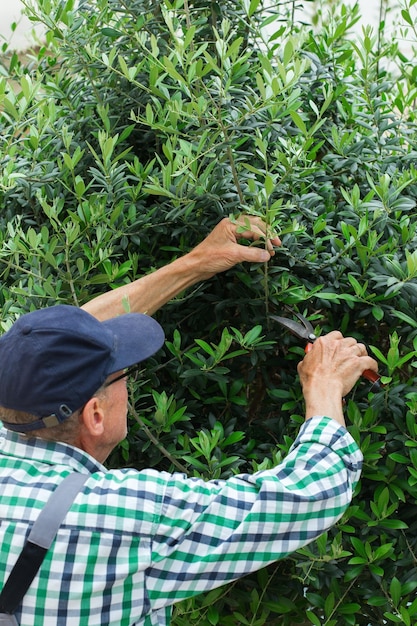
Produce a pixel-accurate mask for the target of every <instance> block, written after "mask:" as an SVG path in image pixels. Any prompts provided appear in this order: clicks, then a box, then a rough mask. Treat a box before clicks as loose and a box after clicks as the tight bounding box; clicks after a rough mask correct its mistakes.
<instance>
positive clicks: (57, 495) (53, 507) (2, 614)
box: [0, 472, 91, 626]
mask: <svg viewBox="0 0 417 626" xmlns="http://www.w3.org/2000/svg"><path fill="white" fill-rule="evenodd" d="M90 475H91V474H80V473H79V472H73V473H71V474H69V475H68V476H67V477H66V478H64V480H63V481H61V483H60V484H59V485H58V487H57V488H56V489H55V491H53V493H52V495H51V496H50V498H49V500H48V502H47V503H46V505H45V506H44V508H43V509H42V511H41V513H40V515H39V516H38V518H37V520H36V522H35V523H34V525H33V526H32V530H31V532H30V533H29V536H28V539H27V541H26V543H25V545H24V547H23V550H22V552H21V553H20V556H19V558H18V559H17V561H16V563H15V565H14V567H13V569H12V571H11V572H10V575H9V578H8V579H7V581H6V583H5V585H4V587H3V589H2V591H1V593H0V626H18V624H17V621H16V618H15V616H14V615H13V613H14V612H15V610H16V608H17V607H18V605H19V604H20V602H21V601H22V598H23V596H24V595H25V593H26V591H27V590H28V589H29V587H30V585H31V583H32V580H33V579H34V577H35V576H36V574H37V572H38V569H39V567H40V565H41V563H42V561H43V559H44V557H45V554H46V553H47V551H48V550H49V548H50V547H51V544H52V542H53V540H54V538H55V536H56V534H57V532H58V529H59V527H60V525H61V523H62V521H63V519H64V517H65V516H66V514H67V513H68V511H69V509H70V508H71V505H72V503H73V501H74V499H75V498H76V496H77V493H78V492H79V491H80V489H81V488H82V486H83V485H84V483H85V482H86V480H87V479H88V477H89V476H90Z"/></svg>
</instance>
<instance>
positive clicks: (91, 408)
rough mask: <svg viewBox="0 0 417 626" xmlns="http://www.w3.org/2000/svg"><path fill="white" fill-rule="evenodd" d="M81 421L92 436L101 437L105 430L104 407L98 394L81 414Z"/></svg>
mask: <svg viewBox="0 0 417 626" xmlns="http://www.w3.org/2000/svg"><path fill="white" fill-rule="evenodd" d="M80 421H81V423H82V425H83V426H84V428H85V429H86V430H87V432H88V433H89V435H90V436H91V437H100V435H102V434H103V431H104V408H103V407H102V403H101V402H100V398H99V397H98V396H94V397H93V398H90V400H89V401H88V402H87V403H86V404H85V405H84V408H83V410H82V411H81V414H80Z"/></svg>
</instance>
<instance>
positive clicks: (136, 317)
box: [102, 313, 165, 375]
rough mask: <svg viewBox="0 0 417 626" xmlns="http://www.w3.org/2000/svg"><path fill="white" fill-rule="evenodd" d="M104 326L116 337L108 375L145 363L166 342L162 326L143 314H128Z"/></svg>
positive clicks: (105, 322) (105, 323)
mask: <svg viewBox="0 0 417 626" xmlns="http://www.w3.org/2000/svg"><path fill="white" fill-rule="evenodd" d="M102 324H103V325H104V326H106V327H107V328H108V329H109V330H110V331H111V332H112V333H113V335H114V337H115V346H114V348H115V349H114V360H113V362H112V363H111V365H110V366H109V371H108V372H107V375H109V374H113V373H115V372H119V371H121V370H124V369H125V368H126V367H130V366H131V365H135V364H136V363H140V362H141V361H144V360H145V359H147V358H149V357H150V356H152V355H153V354H155V352H157V351H158V350H159V349H160V348H161V346H162V345H163V343H164V341H165V334H164V331H163V329H162V327H161V326H160V324H158V322H157V321H156V320H154V319H153V318H152V317H149V315H144V314H143V313H126V314H125V315H120V316H119V317H114V318H111V319H109V320H106V321H104V322H102Z"/></svg>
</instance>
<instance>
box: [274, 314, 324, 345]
mask: <svg viewBox="0 0 417 626" xmlns="http://www.w3.org/2000/svg"><path fill="white" fill-rule="evenodd" d="M294 315H295V316H296V317H297V318H298V320H299V322H296V321H294V320H292V319H290V318H288V317H280V316H279V315H270V316H269V317H270V318H271V319H273V320H275V322H278V323H279V324H281V326H284V327H285V328H287V329H288V330H289V331H290V332H291V333H292V334H293V335H295V336H296V337H298V338H299V339H304V341H307V342H308V343H310V344H311V343H314V342H315V340H316V339H317V337H316V335H315V334H314V329H313V327H312V325H311V324H310V322H309V321H308V320H307V319H306V318H305V317H304V316H303V315H301V314H300V313H296V312H295V311H294Z"/></svg>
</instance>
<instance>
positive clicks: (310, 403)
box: [298, 331, 378, 425]
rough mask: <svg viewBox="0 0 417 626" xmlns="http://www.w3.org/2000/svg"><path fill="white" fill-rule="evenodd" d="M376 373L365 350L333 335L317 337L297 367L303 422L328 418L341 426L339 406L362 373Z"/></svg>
mask: <svg viewBox="0 0 417 626" xmlns="http://www.w3.org/2000/svg"><path fill="white" fill-rule="evenodd" d="M366 369H370V370H373V371H375V372H376V371H377V370H378V365H377V362H376V361H375V360H374V359H372V358H371V357H370V356H368V353H367V351H366V348H365V346H364V345H363V344H362V343H358V342H357V341H356V339H354V338H353V337H343V335H342V334H341V333H339V332H338V331H334V332H331V333H329V334H328V335H325V336H323V337H319V338H318V339H316V341H315V342H314V344H313V346H312V348H311V350H310V351H309V352H308V353H307V354H306V356H305V357H304V359H303V360H302V361H301V362H300V363H299V364H298V373H299V376H300V380H301V384H302V387H303V395H304V398H305V402H306V419H308V418H310V417H312V416H313V415H327V416H328V417H332V418H334V419H336V420H337V421H338V422H340V423H341V424H343V425H344V418H343V408H342V402H343V398H344V396H346V395H347V394H348V393H349V391H350V390H351V389H352V387H353V386H354V384H355V383H356V382H357V380H358V379H359V378H360V377H361V375H362V373H363V372H364V371H365V370H366Z"/></svg>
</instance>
